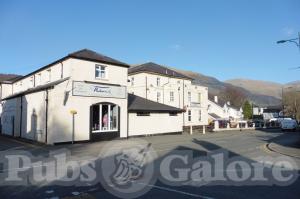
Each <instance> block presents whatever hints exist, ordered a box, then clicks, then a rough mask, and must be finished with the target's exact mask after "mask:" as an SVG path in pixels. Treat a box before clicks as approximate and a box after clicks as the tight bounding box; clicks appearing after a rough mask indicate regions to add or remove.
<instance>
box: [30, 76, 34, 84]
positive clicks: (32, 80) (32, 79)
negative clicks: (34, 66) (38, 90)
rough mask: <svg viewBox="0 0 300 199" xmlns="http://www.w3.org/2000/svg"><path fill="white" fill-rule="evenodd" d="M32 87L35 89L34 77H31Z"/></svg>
mask: <svg viewBox="0 0 300 199" xmlns="http://www.w3.org/2000/svg"><path fill="white" fill-rule="evenodd" d="M30 87H34V77H33V76H31V77H30Z"/></svg>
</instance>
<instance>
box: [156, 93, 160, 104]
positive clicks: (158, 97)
mask: <svg viewBox="0 0 300 199" xmlns="http://www.w3.org/2000/svg"><path fill="white" fill-rule="evenodd" d="M156 101H157V102H160V92H157V94H156Z"/></svg>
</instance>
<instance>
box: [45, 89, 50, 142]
mask: <svg viewBox="0 0 300 199" xmlns="http://www.w3.org/2000/svg"><path fill="white" fill-rule="evenodd" d="M48 97H49V95H48V90H46V99H45V102H46V126H45V144H47V142H48V105H49V102H48Z"/></svg>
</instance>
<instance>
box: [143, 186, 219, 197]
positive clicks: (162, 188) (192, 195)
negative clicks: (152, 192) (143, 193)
mask: <svg viewBox="0 0 300 199" xmlns="http://www.w3.org/2000/svg"><path fill="white" fill-rule="evenodd" d="M138 184H141V185H147V186H149V187H152V188H156V189H160V190H163V191H169V192H174V193H179V194H183V195H187V196H191V197H195V198H203V199H214V198H212V197H208V196H203V195H198V194H193V193H189V192H185V191H179V190H176V189H171V188H167V187H162V186H157V185H149V184H145V183H141V182H140V183H138Z"/></svg>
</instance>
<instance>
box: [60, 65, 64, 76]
mask: <svg viewBox="0 0 300 199" xmlns="http://www.w3.org/2000/svg"><path fill="white" fill-rule="evenodd" d="M63 77H64V65H63V63H61V67H60V78H61V79H62V78H63Z"/></svg>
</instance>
